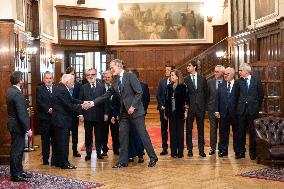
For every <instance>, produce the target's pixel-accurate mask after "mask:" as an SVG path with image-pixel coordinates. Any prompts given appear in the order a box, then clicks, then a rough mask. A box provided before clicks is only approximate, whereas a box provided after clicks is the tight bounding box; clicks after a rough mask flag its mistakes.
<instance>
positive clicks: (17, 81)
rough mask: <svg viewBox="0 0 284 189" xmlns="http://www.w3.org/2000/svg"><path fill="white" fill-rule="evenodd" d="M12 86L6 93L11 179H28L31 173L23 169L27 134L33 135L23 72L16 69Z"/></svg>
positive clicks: (11, 80)
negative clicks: (23, 92)
mask: <svg viewBox="0 0 284 189" xmlns="http://www.w3.org/2000/svg"><path fill="white" fill-rule="evenodd" d="M10 82H11V84H12V86H11V87H10V88H9V89H8V91H7V95H6V103H7V112H8V130H9V132H10V134H11V159H10V174H11V180H12V181H15V182H21V181H27V180H26V178H31V174H28V173H26V172H24V171H23V164H22V159H23V153H24V148H25V135H26V133H27V134H28V136H29V137H31V136H32V131H31V129H30V121H29V114H28V111H27V108H28V107H27V100H26V99H25V97H24V96H23V94H22V93H21V85H23V84H24V80H23V73H22V72H20V71H15V72H14V73H13V74H12V75H11V77H10Z"/></svg>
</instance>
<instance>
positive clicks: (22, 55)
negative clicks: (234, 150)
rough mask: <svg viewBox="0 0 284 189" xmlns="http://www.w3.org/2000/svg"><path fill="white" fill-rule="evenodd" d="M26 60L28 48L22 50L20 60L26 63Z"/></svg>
mask: <svg viewBox="0 0 284 189" xmlns="http://www.w3.org/2000/svg"><path fill="white" fill-rule="evenodd" d="M25 58H26V48H21V49H20V60H21V61H24V60H25Z"/></svg>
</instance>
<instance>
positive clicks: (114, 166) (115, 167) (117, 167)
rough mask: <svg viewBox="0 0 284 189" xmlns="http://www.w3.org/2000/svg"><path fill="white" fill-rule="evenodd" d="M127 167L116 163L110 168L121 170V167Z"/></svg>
mask: <svg viewBox="0 0 284 189" xmlns="http://www.w3.org/2000/svg"><path fill="white" fill-rule="evenodd" d="M127 166H128V165H127V164H125V163H116V164H114V165H113V166H112V168H114V169H119V168H123V167H127Z"/></svg>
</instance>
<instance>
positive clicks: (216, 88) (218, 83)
mask: <svg viewBox="0 0 284 189" xmlns="http://www.w3.org/2000/svg"><path fill="white" fill-rule="evenodd" d="M220 83H221V81H218V84H217V87H216V89H218V87H219V85H220Z"/></svg>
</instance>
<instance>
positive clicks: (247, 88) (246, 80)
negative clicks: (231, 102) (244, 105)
mask: <svg viewBox="0 0 284 189" xmlns="http://www.w3.org/2000/svg"><path fill="white" fill-rule="evenodd" d="M245 82H246V83H245V84H246V93H247V94H248V90H249V85H248V78H245Z"/></svg>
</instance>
